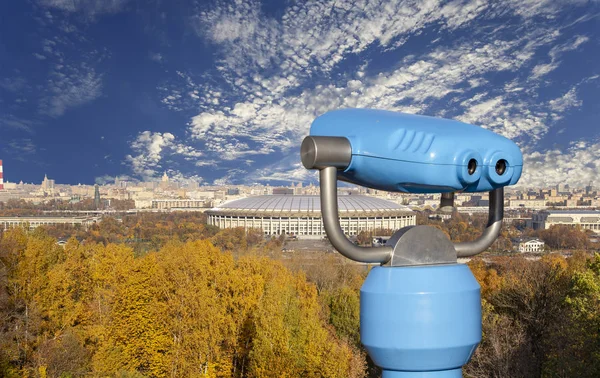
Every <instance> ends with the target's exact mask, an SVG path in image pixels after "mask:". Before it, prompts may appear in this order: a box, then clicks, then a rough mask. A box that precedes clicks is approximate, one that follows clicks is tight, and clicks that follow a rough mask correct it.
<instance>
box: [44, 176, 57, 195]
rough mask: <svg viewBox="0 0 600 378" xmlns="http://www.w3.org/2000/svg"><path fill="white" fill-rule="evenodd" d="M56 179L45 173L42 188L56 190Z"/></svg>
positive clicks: (46, 190)
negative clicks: (51, 178) (49, 177)
mask: <svg viewBox="0 0 600 378" xmlns="http://www.w3.org/2000/svg"><path fill="white" fill-rule="evenodd" d="M54 184H55V182H54V180H50V179H48V175H44V180H42V190H43V191H45V192H48V191H51V190H54Z"/></svg>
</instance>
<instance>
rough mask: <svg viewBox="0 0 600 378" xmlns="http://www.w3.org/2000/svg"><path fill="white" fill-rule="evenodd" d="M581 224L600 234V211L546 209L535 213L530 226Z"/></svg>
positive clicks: (584, 227) (536, 228)
mask: <svg viewBox="0 0 600 378" xmlns="http://www.w3.org/2000/svg"><path fill="white" fill-rule="evenodd" d="M560 224H562V225H567V226H579V227H581V228H582V229H584V230H592V231H594V232H595V233H597V234H600V211H597V210H544V211H539V212H537V213H534V214H533V216H532V218H531V221H529V224H528V226H529V227H531V228H533V229H534V230H547V229H549V228H550V227H552V226H554V225H560Z"/></svg>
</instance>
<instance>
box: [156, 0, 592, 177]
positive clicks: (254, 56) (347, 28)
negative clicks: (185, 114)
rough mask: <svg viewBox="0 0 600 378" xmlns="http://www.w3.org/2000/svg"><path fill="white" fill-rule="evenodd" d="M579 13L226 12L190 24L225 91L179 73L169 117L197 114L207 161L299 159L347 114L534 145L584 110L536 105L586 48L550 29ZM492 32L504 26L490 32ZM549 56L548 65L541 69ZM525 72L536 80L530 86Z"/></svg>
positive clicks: (214, 11) (421, 9) (461, 9)
mask: <svg viewBox="0 0 600 378" xmlns="http://www.w3.org/2000/svg"><path fill="white" fill-rule="evenodd" d="M542 3H543V4H542ZM577 3H578V1H575V2H567V1H550V0H542V1H533V0H525V1H521V0H518V1H517V0H511V1H507V2H504V3H496V2H484V1H481V0H456V1H450V2H441V1H436V0H428V1H388V2H368V1H366V0H352V1H350V0H347V1H346V0H339V1H337V2H335V3H331V2H327V1H311V2H297V3H292V4H290V5H289V6H288V7H287V8H286V9H285V11H284V12H283V14H282V15H281V17H280V18H277V19H276V18H272V17H269V16H267V15H265V14H263V13H262V12H261V8H260V4H259V3H258V2H255V1H245V0H239V1H236V2H235V6H234V5H233V3H231V2H224V1H219V2H217V4H216V6H214V7H212V8H211V9H208V10H203V11H201V12H200V13H199V14H198V15H197V16H196V17H195V18H194V20H195V27H196V30H197V32H198V35H199V36H200V37H202V38H205V39H207V40H208V41H209V42H211V43H213V44H214V45H215V46H216V47H217V48H218V52H219V56H220V60H219V62H218V63H217V66H216V68H215V70H216V71H215V76H218V77H219V80H216V81H213V82H210V83H209V84H202V85H198V84H196V83H195V82H194V80H193V79H192V78H191V77H190V76H189V75H188V74H183V73H181V72H177V83H175V84H173V83H169V84H165V85H164V86H162V87H161V88H159V89H160V90H161V93H163V94H164V96H163V97H162V98H163V102H164V104H165V105H166V106H167V107H169V108H171V109H173V110H183V109H186V108H187V109H190V108H199V109H200V111H199V112H198V114H197V115H196V116H194V117H192V118H191V120H190V122H189V125H188V126H189V128H188V132H189V135H191V136H192V138H193V139H194V140H193V141H192V142H191V143H193V144H194V145H195V144H198V145H201V146H203V151H205V153H206V155H207V157H208V158H210V159H211V160H225V161H230V160H233V161H240V162H241V160H247V158H248V156H250V155H260V154H264V155H270V154H273V153H283V154H289V153H295V152H292V151H293V150H292V149H293V148H295V147H297V146H298V145H299V143H300V141H301V139H302V136H303V135H306V134H307V133H308V128H309V125H310V123H311V122H312V120H313V119H314V118H315V117H316V116H318V115H320V114H322V113H324V112H326V111H328V110H331V109H336V108H342V107H372V108H384V109H390V110H397V111H404V112H410V113H422V114H428V115H438V116H445V117H451V118H458V119H461V120H464V121H466V122H472V123H476V124H479V125H483V126H485V127H488V128H490V129H492V130H494V131H496V132H499V133H502V134H503V135H505V136H508V137H510V138H517V139H520V140H521V141H522V143H530V142H534V143H535V142H536V141H537V140H539V139H540V138H541V137H542V136H544V135H545V134H546V133H547V132H548V130H549V129H550V128H551V127H552V125H553V122H555V121H556V120H557V119H559V117H560V113H561V112H565V111H567V110H568V109H571V108H574V107H578V106H580V105H581V102H578V101H577V99H576V93H575V92H573V95H574V96H575V97H574V100H573V98H570V97H568V96H567V98H564V99H563V97H564V96H561V97H560V98H559V99H556V100H552V101H540V100H539V98H538V96H539V92H538V90H539V88H540V86H541V85H542V84H541V78H542V77H544V76H545V75H548V74H549V73H550V72H551V71H552V70H554V69H556V68H557V67H558V66H559V64H560V58H561V56H562V55H564V54H566V53H567V52H569V51H572V50H574V49H577V48H578V47H579V46H581V45H583V44H584V43H585V42H586V41H587V39H586V38H587V37H585V36H576V37H574V38H573V39H572V40H569V41H567V42H563V43H561V44H557V41H558V40H559V39H560V38H561V31H560V30H558V29H557V27H556V25H555V23H554V22H553V21H552V20H553V19H554V17H555V16H556V14H558V13H559V12H561V11H563V10H565V9H567V10H568V9H569V7H571V6H573V5H577ZM540 4H542V5H543V6H540ZM510 17H512V19H511V18H510ZM515 17H516V18H515ZM476 20H484V22H483V23H482V24H477V23H475V22H476ZM487 20H493V21H494V22H497V21H498V20H503V21H502V24H501V25H500V26H498V27H497V28H496V29H492V28H490V27H488V25H487ZM507 20H509V21H507ZM530 21H531V22H530ZM533 21H535V22H533ZM507 22H508V23H507ZM511 22H512V23H511ZM466 26H468V27H469V37H470V38H468V39H467V38H460V37H457V38H456V39H455V40H454V41H452V42H450V43H449V44H448V43H447V42H446V43H445V44H443V43H442V42H439V41H440V38H442V37H439V38H438V37H435V39H434V37H432V38H431V39H430V41H432V42H430V45H429V47H428V48H427V49H425V51H424V52H420V53H415V55H411V56H403V55H402V54H394V55H390V56H391V57H393V58H391V59H392V61H394V62H396V65H395V66H394V65H392V66H391V67H390V66H389V65H388V66H386V67H387V70H385V71H383V70H382V71H380V72H377V71H375V70H374V69H371V68H370V67H369V61H368V60H366V59H368V56H369V55H370V54H380V55H381V56H379V57H378V59H382V60H385V59H388V55H386V54H388V53H390V52H392V51H394V50H396V51H398V52H401V50H397V49H398V48H399V47H400V46H402V45H403V44H405V43H406V42H407V41H408V40H410V39H412V38H415V39H416V38H421V39H422V40H424V37H423V36H422V32H423V31H424V30H425V29H426V28H429V27H431V28H432V30H433V31H434V32H438V33H440V34H448V33H450V32H452V31H453V30H454V29H460V28H463V27H466ZM458 35H459V33H457V36H458ZM419 43H421V41H420V42H419ZM424 43H427V42H424ZM368 49H369V55H367V54H365V51H366V50H368ZM545 51H547V52H548V56H549V57H550V59H551V62H542V61H540V52H542V53H543V52H545ZM397 56H400V58H397ZM395 59H399V60H395ZM523 69H527V70H531V71H532V72H533V76H532V77H531V78H524V77H522V76H523V75H522V74H521V71H522V70H523ZM492 78H493V79H492ZM565 96H566V95H565ZM197 164H198V163H197ZM200 164H202V163H200ZM286 170H289V171H290V172H292V173H289V174H288V173H286V172H287V171H286ZM233 172H234V173H235V172H236V171H233ZM304 172H305V171H304V170H303V168H301V167H299V166H298V167H296V166H294V165H293V164H291V163H290V164H287V165H285V166H277V167H275V166H269V167H267V168H264V169H259V170H257V171H256V172H250V173H248V172H244V173H245V175H244V176H245V178H246V180H254V179H260V180H268V179H269V177H273V179H275V177H279V178H280V179H284V178H285V177H290V178H293V177H296V176H297V175H303V174H305V173H304ZM232 177H233V176H232V175H231V174H228V175H226V176H225V177H223V178H222V180H221V181H222V182H226V181H228V180H231V179H232ZM221 181H220V182H221Z"/></svg>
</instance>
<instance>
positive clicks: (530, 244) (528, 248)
mask: <svg viewBox="0 0 600 378" xmlns="http://www.w3.org/2000/svg"><path fill="white" fill-rule="evenodd" d="M545 245H546V243H544V242H543V241H541V240H539V239H527V240H521V241H520V242H519V244H518V249H519V252H521V253H525V252H533V253H537V252H543V251H544V246H545Z"/></svg>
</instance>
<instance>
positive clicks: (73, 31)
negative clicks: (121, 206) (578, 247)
mask: <svg viewBox="0 0 600 378" xmlns="http://www.w3.org/2000/svg"><path fill="white" fill-rule="evenodd" d="M599 62H600V1H598V0H591V1H583V0H573V1H568V0H507V1H492V2H486V1H483V0H454V1H434V0H424V1H393V0H390V1H364V0H353V1H346V0H337V1H297V2H296V1H291V0H287V1H267V2H259V1H246V0H237V1H193V0H169V1H166V0H162V1H161V0H23V1H2V2H0V132H1V133H2V138H0V158H1V159H2V160H3V161H4V172H5V173H4V175H5V178H6V179H8V180H9V181H13V182H14V181H17V182H18V181H20V180H23V181H25V182H36V183H39V182H40V181H41V179H42V178H43V175H44V174H48V176H49V177H51V178H54V179H56V181H57V182H59V183H71V184H76V183H93V182H107V181H111V180H112V178H114V177H115V176H117V175H118V176H127V177H130V178H132V179H138V180H151V179H157V178H159V177H160V176H162V174H163V172H164V171H167V172H168V173H169V175H170V176H172V177H174V178H175V179H177V180H180V181H184V180H196V181H199V182H202V183H205V184H225V183H231V184H244V183H245V184H251V183H255V182H262V183H271V184H282V183H287V182H291V181H294V182H297V181H308V180H314V178H315V176H314V173H311V172H307V171H306V170H304V168H302V167H301V165H300V161H299V152H298V148H299V145H300V142H301V140H302V138H303V136H305V135H306V134H307V133H308V128H309V126H310V123H311V121H312V120H313V119H314V118H315V117H316V116H318V115H320V114H322V113H324V112H326V111H328V110H332V109H337V108H343V107H361V108H365V107H367V108H381V109H389V110H397V111H404V112H410V113H419V114H425V115H431V116H440V117H446V118H453V119H458V120H462V121H465V122H469V123H473V124H477V125H481V126H484V127H487V128H489V129H491V130H493V131H495V132H498V133H501V134H503V135H505V136H507V137H509V138H512V139H513V140H515V141H516V142H517V143H518V144H519V145H520V146H521V148H522V150H523V152H524V156H525V164H526V165H525V169H524V174H523V178H522V181H521V183H522V184H523V185H544V186H548V185H555V184H557V183H558V182H567V183H569V184H570V185H584V184H587V183H588V182H590V181H593V182H595V184H596V185H597V186H600V180H599V177H600V63H599Z"/></svg>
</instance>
